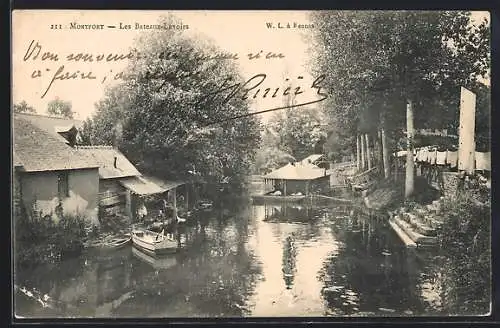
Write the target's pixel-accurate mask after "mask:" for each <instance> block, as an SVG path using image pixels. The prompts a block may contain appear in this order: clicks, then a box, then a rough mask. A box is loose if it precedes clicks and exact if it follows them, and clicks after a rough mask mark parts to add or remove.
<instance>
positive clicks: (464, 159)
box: [458, 87, 476, 174]
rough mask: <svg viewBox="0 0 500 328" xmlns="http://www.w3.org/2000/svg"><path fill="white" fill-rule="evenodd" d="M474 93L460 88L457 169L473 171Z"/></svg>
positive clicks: (474, 150)
mask: <svg viewBox="0 0 500 328" xmlns="http://www.w3.org/2000/svg"><path fill="white" fill-rule="evenodd" d="M475 118H476V95H475V94H474V93H473V92H471V91H469V90H467V89H466V88H464V87H462V88H461V90H460V127H459V130H458V169H459V170H461V171H465V172H467V173H468V174H472V173H474V169H475V155H476V144H475V136H474V132H475V131H474V128H475Z"/></svg>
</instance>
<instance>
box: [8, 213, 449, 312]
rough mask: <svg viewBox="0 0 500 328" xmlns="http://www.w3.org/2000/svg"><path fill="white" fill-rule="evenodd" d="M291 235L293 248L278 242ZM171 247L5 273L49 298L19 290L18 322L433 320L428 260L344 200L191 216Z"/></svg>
mask: <svg viewBox="0 0 500 328" xmlns="http://www.w3.org/2000/svg"><path fill="white" fill-rule="evenodd" d="M289 236H291V238H292V239H293V240H294V246H290V245H291V244H290V242H287V237H289ZM178 237H179V238H180V241H181V243H182V244H183V245H184V246H185V247H184V251H182V252H181V253H179V254H176V255H172V256H166V257H162V258H159V259H153V258H151V257H149V256H147V255H145V254H143V253H141V252H139V251H137V250H135V249H134V248H133V247H132V246H130V247H127V248H124V249H121V250H108V251H91V252H90V251H89V252H87V253H85V254H83V255H82V256H80V257H79V258H75V259H72V260H67V261H65V262H63V263H62V264H59V265H58V266H53V267H49V266H47V267H39V268H37V269H36V270H35V271H33V272H21V273H19V274H18V276H17V277H16V281H17V282H18V284H19V285H20V286H25V287H26V288H29V289H33V288H36V289H37V290H39V291H40V292H41V293H42V295H43V294H47V295H48V296H49V297H50V299H51V304H52V306H53V307H54V308H53V309H49V308H43V307H42V306H40V305H39V304H38V303H36V302H33V301H31V300H27V299H26V298H25V297H24V296H18V297H17V298H16V307H15V311H16V314H17V315H20V316H25V317H33V316H35V317H40V316H70V317H207V316H210V317H212V316H325V315H332V316H344V315H357V316H364V315H368V316H370V315H373V316H387V315H391V316H393V315H396V316H401V315H432V314H436V313H438V312H439V311H441V304H440V303H441V301H440V296H439V295H440V288H441V287H440V286H441V285H442V283H440V275H439V272H438V271H437V270H438V268H439V265H438V264H435V263H434V264H432V263H431V262H430V261H427V260H425V258H426V257H427V258H433V259H434V256H433V255H432V254H427V255H422V254H420V255H418V256H417V255H415V254H413V253H410V252H409V251H407V250H406V249H405V248H404V246H403V245H402V243H401V242H400V240H399V239H398V237H397V236H396V235H395V233H394V232H393V231H392V230H391V229H390V228H389V227H388V226H386V225H385V224H384V223H383V222H381V221H378V220H377V219H373V218H372V219H370V218H365V217H362V216H359V215H357V214H356V213H355V211H354V210H353V209H352V208H350V207H349V206H346V205H338V206H335V205H330V206H329V207H320V206H315V207H313V206H308V207H302V206H295V207H293V206H270V205H266V206H263V205H262V206H254V205H248V204H242V205H240V206H239V207H238V208H234V209H233V210H231V211H228V210H225V211H222V212H220V211H213V212H207V213H204V214H203V215H200V216H199V217H198V219H197V222H193V223H191V224H190V225H188V226H186V227H185V228H184V229H180V230H179V234H178Z"/></svg>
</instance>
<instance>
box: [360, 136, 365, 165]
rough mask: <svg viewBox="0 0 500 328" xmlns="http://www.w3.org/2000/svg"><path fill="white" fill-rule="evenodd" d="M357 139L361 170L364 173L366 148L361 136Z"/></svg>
mask: <svg viewBox="0 0 500 328" xmlns="http://www.w3.org/2000/svg"><path fill="white" fill-rule="evenodd" d="M359 139H360V140H359V141H360V142H361V170H362V171H364V170H365V168H366V161H365V157H366V147H365V141H364V138H363V135H360V136H359Z"/></svg>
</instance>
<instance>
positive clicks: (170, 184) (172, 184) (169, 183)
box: [143, 175, 186, 191]
mask: <svg viewBox="0 0 500 328" xmlns="http://www.w3.org/2000/svg"><path fill="white" fill-rule="evenodd" d="M143 177H144V178H145V179H147V180H149V181H151V182H153V183H155V184H157V185H158V186H160V187H161V188H163V189H165V191H168V190H172V189H175V188H177V187H179V186H182V185H184V184H186V182H185V181H180V180H176V181H174V180H164V179H160V178H157V177H153V176H150V175H143Z"/></svg>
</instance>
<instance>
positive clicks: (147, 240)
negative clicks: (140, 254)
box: [132, 229, 178, 254]
mask: <svg viewBox="0 0 500 328" xmlns="http://www.w3.org/2000/svg"><path fill="white" fill-rule="evenodd" d="M164 232H165V230H162V231H161V232H159V233H158V232H154V231H150V230H145V229H144V230H141V229H138V230H134V231H132V243H133V244H134V246H135V247H137V248H139V249H140V250H143V251H145V252H147V253H150V254H165V253H175V252H177V248H178V247H177V246H178V243H177V241H176V240H174V239H171V238H168V237H166V236H165V233H164Z"/></svg>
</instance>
